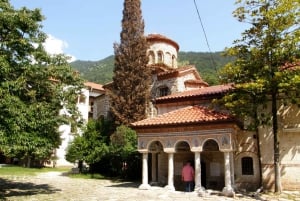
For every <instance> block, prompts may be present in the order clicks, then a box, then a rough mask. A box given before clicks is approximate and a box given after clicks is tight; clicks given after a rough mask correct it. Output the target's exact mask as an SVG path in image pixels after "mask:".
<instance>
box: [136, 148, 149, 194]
mask: <svg viewBox="0 0 300 201" xmlns="http://www.w3.org/2000/svg"><path fill="white" fill-rule="evenodd" d="M150 188H151V186H150V185H149V184H148V153H143V178H142V184H141V185H140V186H139V189H142V190H148V189H150Z"/></svg>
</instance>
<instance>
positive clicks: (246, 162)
mask: <svg viewBox="0 0 300 201" xmlns="http://www.w3.org/2000/svg"><path fill="white" fill-rule="evenodd" d="M242 174H243V175H253V174H254V171H253V159H252V158H251V157H243V158H242Z"/></svg>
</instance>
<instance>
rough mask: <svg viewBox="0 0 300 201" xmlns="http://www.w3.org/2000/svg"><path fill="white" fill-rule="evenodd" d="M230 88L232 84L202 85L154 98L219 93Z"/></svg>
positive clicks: (164, 98) (174, 97)
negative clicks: (197, 87)
mask: <svg viewBox="0 0 300 201" xmlns="http://www.w3.org/2000/svg"><path fill="white" fill-rule="evenodd" d="M230 89H232V84H224V85H214V86H208V87H202V88H199V89H193V90H189V91H183V92H177V93H174V94H171V95H168V96H162V97H159V98H156V101H159V100H170V99H179V98H186V97H194V96H205V95H213V94H220V93H225V92H227V91H229V90H230Z"/></svg>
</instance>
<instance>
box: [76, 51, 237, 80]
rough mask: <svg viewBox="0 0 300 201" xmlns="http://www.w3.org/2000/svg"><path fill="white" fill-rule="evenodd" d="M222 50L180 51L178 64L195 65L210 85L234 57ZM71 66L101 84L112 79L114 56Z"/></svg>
mask: <svg viewBox="0 0 300 201" xmlns="http://www.w3.org/2000/svg"><path fill="white" fill-rule="evenodd" d="M221 54H222V52H215V53H211V54H210V53H208V52H179V53H178V66H182V65H186V64H191V65H195V66H196V68H197V69H198V72H199V73H200V75H201V77H202V78H203V79H204V80H205V81H206V82H208V83H209V84H210V85H213V84H218V74H217V71H218V70H219V69H220V68H221V67H223V66H224V65H225V64H226V63H228V62H229V61H230V60H232V58H227V57H224V56H222V55H221ZM71 66H72V67H73V68H74V69H76V70H78V71H79V72H80V74H81V76H82V77H83V79H85V80H87V81H91V82H96V83H99V84H105V83H107V82H110V81H112V76H113V69H114V56H109V57H107V58H105V59H102V60H100V61H80V60H77V61H74V62H72V63H71Z"/></svg>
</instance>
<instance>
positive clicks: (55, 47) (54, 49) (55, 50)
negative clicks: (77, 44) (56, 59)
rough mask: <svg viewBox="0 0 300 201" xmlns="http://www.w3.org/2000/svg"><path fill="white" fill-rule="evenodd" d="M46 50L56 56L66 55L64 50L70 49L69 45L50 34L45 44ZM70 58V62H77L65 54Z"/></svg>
mask: <svg viewBox="0 0 300 201" xmlns="http://www.w3.org/2000/svg"><path fill="white" fill-rule="evenodd" d="M44 48H45V50H46V51H47V52H48V53H49V54H52V55H55V54H65V52H64V49H65V48H68V43H67V42H66V41H63V40H61V39H58V38H56V37H54V36H52V35H51V34H48V38H47V39H46V41H45V43H44ZM65 55H67V56H69V57H70V59H69V62H72V61H75V60H76V58H75V57H74V56H72V55H69V54H65Z"/></svg>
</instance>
